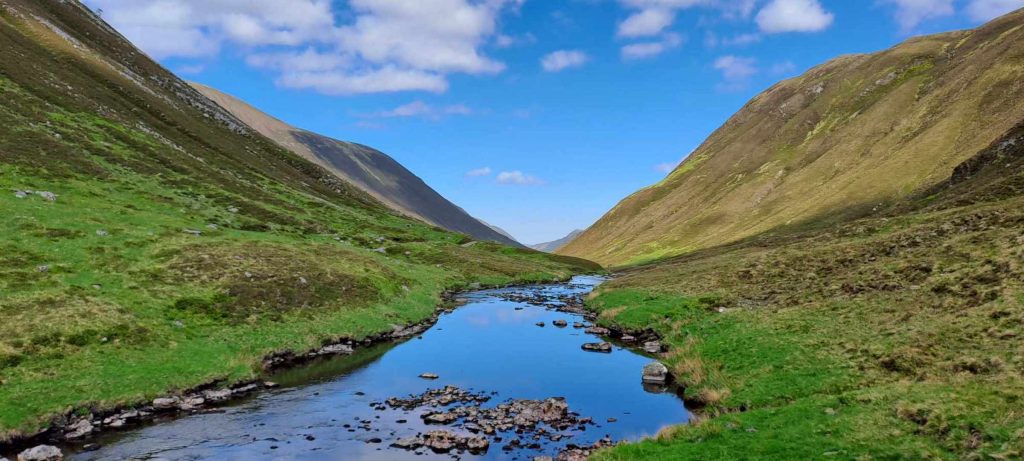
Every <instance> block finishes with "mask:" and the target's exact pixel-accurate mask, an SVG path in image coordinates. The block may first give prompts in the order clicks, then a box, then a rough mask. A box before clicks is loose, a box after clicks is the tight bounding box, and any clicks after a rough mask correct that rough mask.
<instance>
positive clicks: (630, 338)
mask: <svg viewBox="0 0 1024 461" xmlns="http://www.w3.org/2000/svg"><path fill="white" fill-rule="evenodd" d="M619 339H621V340H622V342H624V343H631V342H633V341H636V337H635V336H631V335H622V338H619Z"/></svg>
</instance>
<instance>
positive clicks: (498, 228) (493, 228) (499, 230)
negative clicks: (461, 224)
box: [480, 219, 518, 242]
mask: <svg viewBox="0 0 1024 461" xmlns="http://www.w3.org/2000/svg"><path fill="white" fill-rule="evenodd" d="M480 222H482V223H484V224H486V225H487V227H490V228H491V229H492V230H494V232H497V233H499V234H501V235H504V236H505V237H508V238H510V239H512V240H516V238H515V236H513V235H512V234H510V233H509V232H508V231H507V230H505V229H502V228H500V227H498V226H495V225H494V224H491V223H489V222H487V221H484V220H482V219H481V220H480ZM516 241H517V242H518V240H516Z"/></svg>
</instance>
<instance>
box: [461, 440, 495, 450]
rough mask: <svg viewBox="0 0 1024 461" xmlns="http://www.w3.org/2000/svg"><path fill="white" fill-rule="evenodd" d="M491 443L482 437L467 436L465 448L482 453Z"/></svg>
mask: <svg viewBox="0 0 1024 461" xmlns="http://www.w3.org/2000/svg"><path fill="white" fill-rule="evenodd" d="M490 446H491V443H490V442H488V441H487V439H485V438H483V437H468V438H467V439H466V448H467V449H468V450H469V451H470V452H472V453H483V452H485V451H487V449H488V448H490Z"/></svg>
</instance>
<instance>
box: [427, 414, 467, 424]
mask: <svg viewBox="0 0 1024 461" xmlns="http://www.w3.org/2000/svg"><path fill="white" fill-rule="evenodd" d="M458 419H459V415H456V414H454V413H432V414H427V415H423V421H424V422H426V423H427V424H450V423H453V422H455V421H456V420H458Z"/></svg>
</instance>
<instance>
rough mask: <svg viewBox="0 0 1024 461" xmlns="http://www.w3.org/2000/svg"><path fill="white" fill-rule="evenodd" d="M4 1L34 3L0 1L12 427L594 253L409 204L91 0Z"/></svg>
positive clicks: (254, 361)
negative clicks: (351, 173) (337, 163)
mask: <svg viewBox="0 0 1024 461" xmlns="http://www.w3.org/2000/svg"><path fill="white" fill-rule="evenodd" d="M8 3H9V4H10V5H11V7H13V8H16V10H17V11H19V12H22V13H24V12H29V13H31V15H28V14H15V13H12V10H9V9H6V8H4V9H0V43H3V45H4V46H2V47H0V100H3V104H0V210H3V217H2V218H0V318H2V319H3V321H4V334H3V335H0V442H2V441H4V440H7V439H9V438H12V437H17V436H19V435H26V434H32V433H34V432H35V431H37V430H39V429H42V428H44V427H46V426H47V425H48V424H49V423H50V422H51V421H52V420H53V419H54V418H56V417H60V416H61V415H65V414H67V413H69V412H72V411H74V412H88V411H100V410H103V409H107V408H111V407H114V406H118V405H121V404H132V403H137V402H143V401H147V400H149V399H152V398H153V397H154V396H157V395H162V394H166V393H168V392H174V391H178V390H184V389H188V388H192V387H194V386H197V385H200V384H204V383H208V382H211V381H237V380H245V379H250V378H253V377H256V376H259V375H260V373H261V370H260V364H261V360H262V358H263V357H265V356H266V355H268V354H270V353H273V352H277V351H281V350H285V349H289V350H298V351H303V350H308V349H312V348H315V347H318V346H320V345H322V344H324V343H325V342H328V341H333V340H337V339H340V338H353V339H359V338H364V337H367V336H370V335H375V334H378V333H381V332H387V331H391V330H392V329H393V328H394V327H395V326H396V325H405V324H409V323H414V322H418V321H421V320H424V319H426V318H428V317H430V316H431V315H432V314H433V312H434V311H435V308H436V306H437V304H438V303H439V302H440V297H441V296H440V295H441V293H442V292H443V291H445V290H452V289H460V288H465V287H469V286H474V284H507V283H514V282H536V281H553V280H560V279H565V278H568V277H570V276H571V275H573V274H576V273H582V272H593V271H599V270H600V266H598V265H596V264H593V263H590V262H588V261H584V260H580V259H575V258H568V257H562V256H552V255H545V254H542V253H539V252H534V251H528V250H520V249H514V248H508V247H504V246H502V245H498V244H493V243H484V242H477V243H475V244H473V245H467V244H468V243H469V242H470V239H469V238H468V237H467V236H465V235H462V234H456V233H451V232H447V231H444V230H442V229H439V228H436V227H432V226H428V225H426V224H423V223H421V222H419V221H413V220H409V219H406V218H404V217H401V216H399V215H397V214H396V213H395V212H393V211H391V210H388V209H386V208H385V207H383V206H382V205H381V204H380V203H379V202H377V201H376V200H374V199H372V198H370V197H369V196H367V195H366V194H364V193H362V192H360V191H358V190H357V189H355V188H353V187H352V186H351V185H349V184H347V183H344V182H343V181H340V180H338V179H337V178H335V177H333V176H330V175H329V174H327V173H326V172H325V171H323V170H322V169H320V168H318V167H316V166H314V165H312V164H310V163H309V162H306V161H304V160H302V159H300V158H299V157H297V156H295V155H294V154H292V153H290V152H288V151H285V150H283V149H281V148H280V147H278V146H277V145H275V144H273V143H272V142H271V141H269V140H267V139H265V138H262V137H260V136H257V135H254V134H252V133H249V132H246V131H244V130H240V129H238V127H237V126H234V125H232V122H231V120H230V119H229V118H228V117H227V116H225V114H224V113H223V112H220V111H219V109H218V108H217V107H215V106H211V105H210V104H209V103H208V102H206V101H205V100H204V99H202V98H200V97H198V95H197V94H195V93H190V91H191V90H190V89H189V87H188V86H187V84H185V83H184V82H181V81H180V80H178V79H177V78H175V77H173V76H172V75H170V74H168V73H167V72H166V71H165V70H164V69H163V68H161V67H160V66H158V65H156V64H155V63H153V62H152V61H150V60H149V59H148V58H147V57H145V56H144V55H142V54H141V53H138V52H137V51H136V50H134V48H133V47H131V45H130V44H128V43H127V42H125V41H124V40H123V39H122V38H120V37H119V36H116V35H113V34H111V33H110V32H109V31H107V30H105V29H103V28H102V27H101V26H100V25H99V24H98V23H97V22H96V21H95V20H93V19H91V18H90V17H89V16H88V15H87V14H84V13H83V12H82V10H80V8H82V7H81V6H79V5H78V4H77V2H22V1H17V0H16V1H14V2H8ZM32 15H35V16H39V17H41V18H44V19H46V20H47V21H48V22H49V23H50V24H53V25H54V26H55V27H60V28H61V30H62V31H63V32H64V33H66V34H67V35H70V36H74V37H75V40H77V41H78V43H77V44H76V46H69V42H67V41H66V40H65V39H64V38H62V37H61V36H60V35H59V34H55V33H54V32H52V31H51V30H50V29H49V28H48V27H43V26H41V25H40V24H39V23H37V22H35V20H34V19H31V18H32V17H33V16H32ZM122 69H126V70H129V71H131V72H132V73H134V74H136V75H139V76H140V78H139V79H138V80H136V79H133V78H130V76H128V75H127V72H125V71H122ZM140 82H141V83H140ZM16 191H33V192H36V191H39V192H50V193H53V194H55V195H56V200H54V201H50V200H47V199H46V198H45V197H44V196H43V195H41V194H35V193H32V194H29V195H28V196H26V197H18V196H16Z"/></svg>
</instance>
